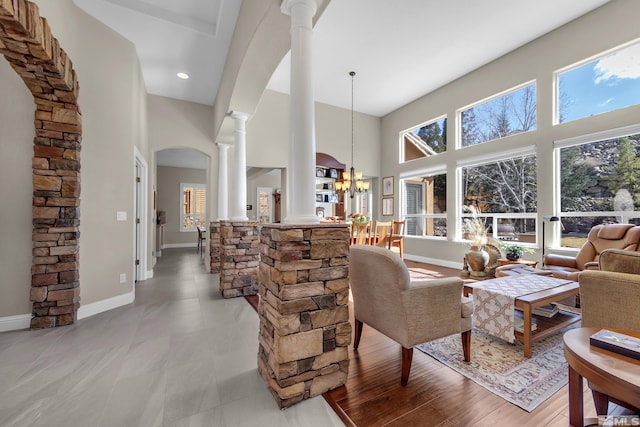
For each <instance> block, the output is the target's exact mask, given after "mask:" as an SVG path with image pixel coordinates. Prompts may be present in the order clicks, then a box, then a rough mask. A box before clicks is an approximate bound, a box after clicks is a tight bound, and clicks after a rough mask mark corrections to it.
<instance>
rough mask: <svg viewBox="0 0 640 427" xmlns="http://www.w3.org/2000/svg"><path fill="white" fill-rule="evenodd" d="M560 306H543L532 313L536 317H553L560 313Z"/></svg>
mask: <svg viewBox="0 0 640 427" xmlns="http://www.w3.org/2000/svg"><path fill="white" fill-rule="evenodd" d="M558 311H559V309H558V306H557V305H555V304H548V305H543V306H541V307H537V308H534V309H533V310H532V311H531V312H532V313H533V314H535V315H536V316H543V317H553V316H555V315H556V314H557V313H558Z"/></svg>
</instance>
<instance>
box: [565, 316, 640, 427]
mask: <svg viewBox="0 0 640 427" xmlns="http://www.w3.org/2000/svg"><path fill="white" fill-rule="evenodd" d="M601 329H602V328H577V329H572V330H570V331H568V332H566V333H565V334H564V336H563V341H564V357H565V358H566V359H567V362H569V424H570V425H571V426H574V427H583V426H585V425H593V424H594V423H595V425H598V422H597V420H587V422H586V423H585V420H584V412H583V411H584V408H583V396H582V394H583V384H582V379H583V378H586V379H587V380H589V381H591V382H592V383H593V384H595V385H597V386H598V387H599V388H600V389H601V390H602V391H603V392H604V393H605V394H607V395H611V396H613V397H616V398H618V399H621V400H624V401H625V402H627V403H628V404H630V405H633V406H635V407H636V408H638V407H640V360H635V359H632V358H630V357H626V356H623V355H621V354H617V353H614V352H611V351H607V350H603V349H600V348H598V347H592V346H591V345H590V344H589V337H591V335H593V334H595V333H596V332H598V331H599V330H601ZM611 330H612V331H615V332H619V333H622V334H626V335H631V336H634V337H638V338H640V332H638V331H623V330H619V329H611ZM598 415H606V414H598Z"/></svg>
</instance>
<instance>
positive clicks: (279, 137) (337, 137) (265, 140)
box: [247, 90, 381, 176]
mask: <svg viewBox="0 0 640 427" xmlns="http://www.w3.org/2000/svg"><path fill="white" fill-rule="evenodd" d="M315 108H316V151H318V152H323V153H327V154H330V155H331V156H333V157H335V158H336V159H338V160H339V161H340V162H342V163H345V164H347V166H349V165H350V164H351V110H345V109H343V108H338V107H333V106H330V105H327V104H321V103H316V104H315ZM380 132H381V121H380V119H379V118H378V117H374V116H370V115H367V114H361V113H355V114H354V135H355V136H354V166H355V167H356V169H358V170H361V171H362V172H363V174H364V175H365V176H379V174H380ZM267 147H268V148H267ZM288 162H289V95H286V94H282V93H279V92H274V91H270V90H267V91H265V93H264V95H263V96H262V99H261V100H260V105H259V106H258V109H257V111H256V114H255V115H254V116H253V117H251V118H250V119H249V121H248V123H247V165H248V166H254V167H287V164H288Z"/></svg>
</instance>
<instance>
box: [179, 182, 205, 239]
mask: <svg viewBox="0 0 640 427" xmlns="http://www.w3.org/2000/svg"><path fill="white" fill-rule="evenodd" d="M180 194H181V195H182V200H181V204H180V231H196V227H204V225H205V217H206V206H207V204H206V194H207V186H206V185H204V184H186V183H181V184H180Z"/></svg>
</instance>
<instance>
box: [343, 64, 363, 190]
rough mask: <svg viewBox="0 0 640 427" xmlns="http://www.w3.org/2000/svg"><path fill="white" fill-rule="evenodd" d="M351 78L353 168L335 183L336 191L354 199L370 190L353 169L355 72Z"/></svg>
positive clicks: (359, 174) (351, 74)
mask: <svg viewBox="0 0 640 427" xmlns="http://www.w3.org/2000/svg"><path fill="white" fill-rule="evenodd" d="M349 75H350V76H351V168H350V169H349V172H347V171H344V172H342V180H340V181H336V182H335V183H334V186H335V189H336V191H338V192H340V191H342V192H344V193H345V194H346V193H349V197H351V198H352V199H353V196H355V194H356V193H361V192H363V191H364V192H367V191H368V190H369V182H368V181H363V180H362V172H356V170H355V169H354V167H353V77H354V76H355V75H356V72H355V71H350V72H349Z"/></svg>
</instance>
